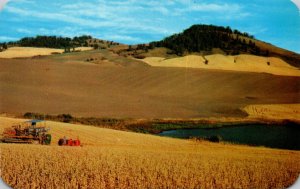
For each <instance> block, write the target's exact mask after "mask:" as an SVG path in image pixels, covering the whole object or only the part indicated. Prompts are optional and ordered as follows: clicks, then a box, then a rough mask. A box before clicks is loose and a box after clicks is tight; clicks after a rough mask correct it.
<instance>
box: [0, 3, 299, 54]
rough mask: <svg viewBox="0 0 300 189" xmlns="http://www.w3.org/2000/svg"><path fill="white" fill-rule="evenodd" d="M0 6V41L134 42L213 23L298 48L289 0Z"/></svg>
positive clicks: (295, 12) (296, 15)
mask: <svg viewBox="0 0 300 189" xmlns="http://www.w3.org/2000/svg"><path fill="white" fill-rule="evenodd" d="M294 1H297V0H294ZM5 2H7V3H6V5H4V4H5ZM3 5H4V7H3ZM1 7H3V8H2V10H1V12H0V41H10V40H17V39H19V38H21V37H25V36H36V35H57V36H68V37H73V36H78V35H83V34H88V35H92V36H94V37H97V38H101V39H107V40H113V41H117V42H121V43H127V44H135V43H145V42H150V41H153V40H160V39H163V38H164V37H166V36H168V35H171V34H173V33H178V32H181V31H182V30H184V29H186V28H188V27H190V26H191V25H193V24H214V25H220V26H230V27H231V28H233V29H238V30H240V31H242V32H248V33H250V34H252V35H254V36H255V37H256V38H257V39H260V40H263V41H266V42H269V43H272V44H274V45H276V46H279V47H283V48H286V49H289V50H292V51H295V52H298V53H300V12H299V10H298V9H297V7H296V5H295V4H294V3H292V1H290V0H251V1H246V0H161V1H158V0H129V1H124V0H9V1H7V0H0V9H1Z"/></svg>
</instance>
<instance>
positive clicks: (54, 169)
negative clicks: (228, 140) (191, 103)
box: [0, 117, 300, 189]
mask: <svg viewBox="0 0 300 189" xmlns="http://www.w3.org/2000/svg"><path fill="white" fill-rule="evenodd" d="M19 121H22V120H20V119H12V118H4V117H1V118H0V132H2V130H3V128H5V127H7V126H9V125H11V124H12V123H16V122H19ZM47 126H49V127H50V128H51V134H52V136H53V138H52V139H53V141H52V144H51V145H50V146H42V145H30V144H28V145H27V144H0V149H1V161H0V163H1V164H0V165H1V177H2V179H3V180H4V181H5V182H7V183H8V184H9V185H10V186H12V187H13V188H16V189H26V188H47V189H48V188H49V189H51V188H285V187H288V186H290V185H291V184H293V182H295V180H296V179H297V177H298V176H299V173H300V162H299V159H300V152H299V151H289V150H276V149H268V148H263V147H248V146H242V145H231V144H223V143H220V144H217V143H209V142H205V141H202V142H196V141H192V140H180V139H172V138H164V137H158V136H153V135H146V134H138V133H131V132H125V131H117V130H112V129H104V128H97V127H92V126H83V125H72V124H66V123H57V122H50V121H49V122H47ZM64 135H66V136H68V137H73V138H74V137H79V138H80V140H81V143H82V147H60V146H57V144H56V142H57V140H58V138H59V137H63V136H64Z"/></svg>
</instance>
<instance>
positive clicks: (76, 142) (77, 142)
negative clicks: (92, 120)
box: [58, 137, 80, 146]
mask: <svg viewBox="0 0 300 189" xmlns="http://www.w3.org/2000/svg"><path fill="white" fill-rule="evenodd" d="M58 145H59V146H80V140H79V139H75V140H73V139H67V138H66V137H64V138H60V139H59V140H58Z"/></svg>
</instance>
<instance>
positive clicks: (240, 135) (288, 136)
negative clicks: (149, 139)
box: [159, 125, 300, 150]
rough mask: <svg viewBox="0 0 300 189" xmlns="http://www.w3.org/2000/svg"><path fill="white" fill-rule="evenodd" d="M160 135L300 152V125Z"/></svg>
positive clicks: (252, 126)
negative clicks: (220, 140) (208, 139)
mask: <svg viewBox="0 0 300 189" xmlns="http://www.w3.org/2000/svg"><path fill="white" fill-rule="evenodd" d="M159 135H160V136H168V137H175V138H190V137H200V138H208V137H212V136H220V137H221V138H222V141H225V142H231V143H238V144H247V145H253V146H265V147H271V148H280V149H291V150H300V126H299V125H289V126H279V125H239V126H230V127H228V126H226V127H221V128H209V129H177V130H169V131H163V132H161V133H160V134H159Z"/></svg>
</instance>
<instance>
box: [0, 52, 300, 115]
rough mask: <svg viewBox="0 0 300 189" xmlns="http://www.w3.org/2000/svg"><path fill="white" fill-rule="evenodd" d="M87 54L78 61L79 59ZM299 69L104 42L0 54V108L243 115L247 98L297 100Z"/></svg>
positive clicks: (76, 112)
mask: <svg viewBox="0 0 300 189" xmlns="http://www.w3.org/2000/svg"><path fill="white" fill-rule="evenodd" d="M89 58H93V59H95V60H94V61H92V62H86V60H87V59H89ZM299 85H300V78H299V77H285V76H274V75H270V74H258V73H243V72H231V71H220V70H201V69H183V68H158V67H157V68H155V67H150V66H148V65H147V64H145V63H142V62H139V61H137V60H131V59H130V58H125V57H119V56H117V55H116V54H112V53H111V52H109V51H107V50H102V51H87V52H79V53H71V54H62V55H53V56H48V57H40V58H28V59H1V61H0V89H1V91H2V92H1V106H0V112H7V113H13V114H18V113H21V114H23V113H25V112H39V113H49V114H60V113H69V114H72V115H75V116H95V117H121V118H126V117H132V118H195V117H223V116H244V115H245V114H244V113H243V112H241V111H240V110H239V108H242V107H244V106H246V105H249V104H262V103H263V104H272V103H273V104H278V103H299V102H300V99H299Z"/></svg>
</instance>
